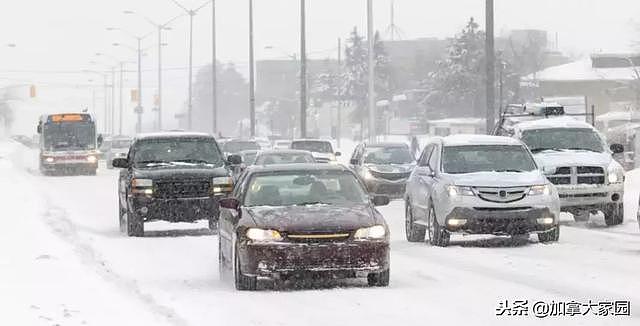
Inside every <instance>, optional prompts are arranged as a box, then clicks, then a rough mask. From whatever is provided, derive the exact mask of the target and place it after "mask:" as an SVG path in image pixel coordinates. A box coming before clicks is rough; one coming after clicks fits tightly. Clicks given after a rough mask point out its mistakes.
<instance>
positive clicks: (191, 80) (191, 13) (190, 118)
mask: <svg viewBox="0 0 640 326" xmlns="http://www.w3.org/2000/svg"><path fill="white" fill-rule="evenodd" d="M195 15H196V13H195V11H193V10H191V11H189V123H188V127H189V130H192V128H193V16H195Z"/></svg>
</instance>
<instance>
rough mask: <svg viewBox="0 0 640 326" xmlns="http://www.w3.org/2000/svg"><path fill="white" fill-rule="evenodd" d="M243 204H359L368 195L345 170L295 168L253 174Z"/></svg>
mask: <svg viewBox="0 0 640 326" xmlns="http://www.w3.org/2000/svg"><path fill="white" fill-rule="evenodd" d="M247 189H248V190H247V193H246V196H245V201H244V204H245V206H292V205H313V204H330V205H359V204H365V203H367V200H368V197H367V195H366V194H365V192H364V189H362V186H361V185H360V183H358V181H357V179H356V177H355V176H354V175H353V174H352V173H350V172H345V171H297V172H281V173H273V174H265V175H256V176H254V177H253V178H252V179H251V180H250V182H249V185H248V187H247Z"/></svg>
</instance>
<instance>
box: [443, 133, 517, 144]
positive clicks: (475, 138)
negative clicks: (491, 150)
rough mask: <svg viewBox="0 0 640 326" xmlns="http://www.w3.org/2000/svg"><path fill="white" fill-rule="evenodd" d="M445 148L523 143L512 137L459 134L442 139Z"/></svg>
mask: <svg viewBox="0 0 640 326" xmlns="http://www.w3.org/2000/svg"><path fill="white" fill-rule="evenodd" d="M442 143H443V145H444V146H464V145H522V143H521V142H520V141H519V140H517V139H514V138H511V137H503V136H489V135H480V134H458V135H452V136H447V137H443V138H442Z"/></svg>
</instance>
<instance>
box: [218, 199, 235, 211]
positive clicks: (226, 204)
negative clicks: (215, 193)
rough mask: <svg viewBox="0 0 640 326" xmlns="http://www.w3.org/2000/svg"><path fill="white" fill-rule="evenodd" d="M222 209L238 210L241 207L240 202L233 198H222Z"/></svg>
mask: <svg viewBox="0 0 640 326" xmlns="http://www.w3.org/2000/svg"><path fill="white" fill-rule="evenodd" d="M220 207H222V208H226V209H233V210H237V209H238V207H240V201H239V200H237V199H236V198H233V197H228V198H222V199H220Z"/></svg>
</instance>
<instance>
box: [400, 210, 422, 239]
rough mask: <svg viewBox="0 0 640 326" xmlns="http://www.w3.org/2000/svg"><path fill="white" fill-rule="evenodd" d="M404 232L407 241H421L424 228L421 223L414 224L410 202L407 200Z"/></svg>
mask: <svg viewBox="0 0 640 326" xmlns="http://www.w3.org/2000/svg"><path fill="white" fill-rule="evenodd" d="M404 219H405V234H406V236H407V241H409V242H422V241H424V235H425V231H426V229H425V228H424V227H423V226H421V225H416V224H415V223H414V222H415V219H414V217H413V212H412V209H411V203H409V202H407V204H406V208H405V217H404Z"/></svg>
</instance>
